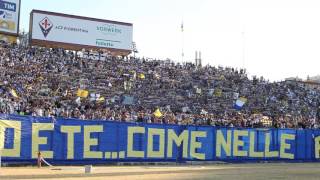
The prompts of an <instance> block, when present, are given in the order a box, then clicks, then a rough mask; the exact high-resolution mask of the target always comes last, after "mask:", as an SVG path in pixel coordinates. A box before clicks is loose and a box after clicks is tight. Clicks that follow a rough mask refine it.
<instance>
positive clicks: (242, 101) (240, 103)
mask: <svg viewBox="0 0 320 180" xmlns="http://www.w3.org/2000/svg"><path fill="white" fill-rule="evenodd" d="M246 102H247V98H244V97H241V98H239V99H237V101H236V103H235V105H234V108H235V109H237V110H241V109H242V107H243V106H244V104H245V103H246Z"/></svg>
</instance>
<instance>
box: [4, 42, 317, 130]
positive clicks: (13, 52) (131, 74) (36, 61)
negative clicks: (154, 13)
mask: <svg viewBox="0 0 320 180" xmlns="http://www.w3.org/2000/svg"><path fill="white" fill-rule="evenodd" d="M97 59H99V60H97ZM0 69H1V70H0V83H1V84H0V113H5V114H19V115H32V116H40V117H65V118H77V119H83V120H92V119H94V120H110V121H124V122H145V123H162V124H181V125H209V126H228V127H275V128H318V127H319V119H320V110H319V102H320V91H319V89H317V88H314V87H310V86H308V85H305V84H303V83H299V82H295V81H282V82H269V81H267V80H265V79H263V78H262V77H261V78H256V77H253V78H251V79H249V78H248V75H247V73H246V70H244V69H234V68H228V67H226V68H224V67H213V66H210V65H207V66H202V67H200V66H196V65H195V64H192V63H183V64H179V63H174V62H172V61H170V60H147V59H144V58H134V57H129V58H120V57H112V56H102V55H101V54H99V57H96V56H91V55H90V52H84V53H83V54H82V55H81V56H78V54H76V53H75V52H73V51H66V50H63V49H48V48H40V47H22V46H17V45H8V44H1V45H0ZM78 90H84V91H87V92H89V95H88V97H78V95H77V92H78ZM240 97H242V98H245V99H246V102H245V104H244V105H243V107H241V108H240V109H239V108H235V103H236V101H237V100H238V99H239V98H240Z"/></svg>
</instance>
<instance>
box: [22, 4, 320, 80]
mask: <svg viewBox="0 0 320 180" xmlns="http://www.w3.org/2000/svg"><path fill="white" fill-rule="evenodd" d="M21 1H22V5H21V15H20V29H21V30H25V31H28V29H29V17H30V12H31V10H32V9H38V10H46V11H53V12H61V13H66V14H73V15H80V16H87V17H95V18H101V19H108V20H115V21H123V22H129V23H133V41H134V42H136V44H137V48H138V51H139V53H138V54H137V56H140V57H149V58H157V59H167V58H169V59H171V60H174V61H176V62H182V57H181V54H182V49H184V58H183V61H187V62H195V60H194V59H195V51H201V53H202V64H203V65H206V64H210V65H213V66H224V67H226V66H228V67H235V68H243V67H244V68H245V69H247V72H248V74H249V76H250V77H251V76H252V75H256V76H258V77H260V76H263V77H265V78H266V79H268V80H270V81H281V80H284V79H285V78H288V77H297V76H298V77H300V78H303V79H305V78H307V76H308V75H310V76H315V75H319V74H320V70H319V69H320V63H319V61H320V21H319V18H320V1H319V0H21ZM182 22H183V27H184V31H183V33H182V32H181V24H182ZM182 47H183V48H182Z"/></svg>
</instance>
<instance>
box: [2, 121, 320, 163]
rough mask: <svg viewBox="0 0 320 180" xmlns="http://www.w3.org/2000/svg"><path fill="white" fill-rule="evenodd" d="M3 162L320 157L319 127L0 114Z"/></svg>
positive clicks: (276, 159) (313, 158)
mask: <svg viewBox="0 0 320 180" xmlns="http://www.w3.org/2000/svg"><path fill="white" fill-rule="evenodd" d="M0 149H1V151H2V152H1V154H2V161H3V162H23V161H25V162H35V160H36V158H37V153H38V152H39V151H40V152H41V154H42V156H43V157H44V159H46V160H47V161H48V162H49V163H51V164H55V163H56V164H66V163H69V164H84V163H95V164H96V163H106V162H111V161H115V162H121V161H122V162H128V161H134V162H152V161H153V162H154V161H158V162H159V161H173V162H184V161H269V160H270V161H271V160H272V161H319V154H320V130H293V129H242V128H218V127H211V126H178V125H160V124H143V123H122V122H110V121H92V120H87V121H85V120H76V119H61V118H58V119H52V118H37V117H31V116H16V115H0Z"/></svg>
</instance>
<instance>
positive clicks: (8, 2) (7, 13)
mask: <svg viewBox="0 0 320 180" xmlns="http://www.w3.org/2000/svg"><path fill="white" fill-rule="evenodd" d="M20 4H21V2H20V0H5V1H0V33H1V34H9V35H15V36H17V35H18V31H19V15H20Z"/></svg>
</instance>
